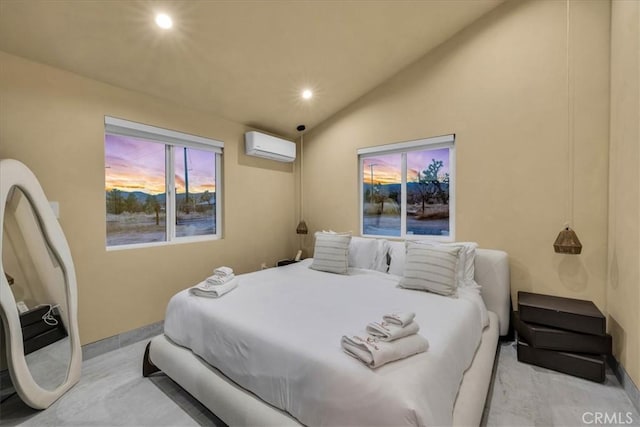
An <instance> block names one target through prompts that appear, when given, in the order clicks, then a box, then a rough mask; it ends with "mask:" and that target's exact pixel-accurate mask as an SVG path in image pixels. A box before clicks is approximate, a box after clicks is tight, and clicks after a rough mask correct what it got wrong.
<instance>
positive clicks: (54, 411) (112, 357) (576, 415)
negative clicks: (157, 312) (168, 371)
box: [0, 340, 640, 426]
mask: <svg viewBox="0 0 640 427" xmlns="http://www.w3.org/2000/svg"><path fill="white" fill-rule="evenodd" d="M146 342H147V340H145V341H141V342H137V343H134V344H131V345H129V346H127V347H123V348H120V349H118V350H114V351H111V352H109V353H105V354H103V355H100V356H97V357H95V358H92V359H89V360H87V361H85V362H84V363H83V367H82V377H81V379H80V382H79V383H78V384H77V385H76V386H75V387H74V388H73V389H71V390H70V391H69V392H68V393H67V394H66V395H64V396H63V397H62V398H61V399H60V400H58V401H57V402H56V403H54V404H53V405H52V406H51V407H50V408H49V409H47V410H46V411H34V410H32V409H30V408H28V407H27V406H26V405H24V404H23V403H22V402H21V401H20V399H19V398H18V397H17V396H12V397H10V398H8V399H7V400H6V401H4V402H3V403H2V404H0V425H22V426H54V425H55V426H63V425H68V426H89V425H93V426H196V425H206V426H223V425H224V423H223V422H222V421H220V420H219V419H218V418H217V417H216V416H215V415H214V414H212V413H211V412H209V411H208V410H207V409H206V408H204V407H203V406H202V405H200V404H199V403H198V402H197V401H195V400H194V399H193V398H192V397H191V396H189V395H188V394H187V393H186V392H184V391H183V390H182V389H181V388H180V387H178V386H177V385H176V384H175V383H174V382H173V381H171V380H170V379H169V378H167V377H166V376H164V375H162V374H160V375H158V374H156V375H154V376H153V377H151V378H143V377H142V376H141V374H140V369H141V363H142V354H143V352H144V347H145V345H146ZM597 411H600V412H607V413H608V414H614V413H616V414H620V415H621V416H622V417H623V418H621V419H620V420H621V421H625V423H619V424H625V425H636V426H640V415H639V414H638V411H637V410H636V409H635V408H634V407H633V404H632V403H631V401H630V400H629V398H628V397H627V395H626V394H625V392H624V391H623V390H622V387H621V386H620V384H619V383H618V381H617V380H616V378H615V376H614V375H613V374H611V373H610V374H608V375H607V380H606V382H605V383H604V384H597V383H593V382H590V381H586V380H581V379H578V378H574V377H570V376H567V375H563V374H559V373H556V372H553V371H550V370H547V369H543V368H537V367H534V366H530V365H525V364H522V363H519V362H518V361H517V360H516V353H515V348H514V346H513V343H502V344H501V346H500V352H499V356H498V364H497V369H496V372H495V379H494V382H493V386H492V388H491V390H490V398H489V399H488V400H487V408H486V409H485V414H484V419H483V423H482V424H483V425H486V426H554V425H555V426H580V425H588V424H587V423H589V424H591V425H595V424H594V423H593V419H592V418H590V417H591V416H592V415H589V414H587V415H586V418H585V421H586V422H587V423H584V422H583V419H582V418H583V414H584V413H585V412H590V413H593V412H597ZM627 413H628V414H629V417H627ZM629 418H630V419H631V421H632V422H631V423H629V422H627V421H629ZM600 425H602V424H600Z"/></svg>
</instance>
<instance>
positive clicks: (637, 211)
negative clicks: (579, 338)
mask: <svg viewBox="0 0 640 427" xmlns="http://www.w3.org/2000/svg"><path fill="white" fill-rule="evenodd" d="M611 23H612V31H611V142H610V161H609V168H610V181H609V189H610V197H609V277H608V286H607V310H608V314H609V317H608V321H609V329H610V331H611V333H612V335H613V342H614V353H615V355H616V357H617V358H618V360H619V361H620V362H621V363H622V364H623V365H624V366H625V369H626V370H627V372H628V373H629V375H630V376H631V378H632V379H633V381H634V382H635V384H636V385H637V386H640V315H639V314H638V311H640V173H639V171H640V3H639V2H637V1H634V0H630V1H619V0H616V1H614V2H613V3H612V16H611Z"/></svg>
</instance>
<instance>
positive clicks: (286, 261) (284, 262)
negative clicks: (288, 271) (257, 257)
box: [276, 259, 300, 267]
mask: <svg viewBox="0 0 640 427" xmlns="http://www.w3.org/2000/svg"><path fill="white" fill-rule="evenodd" d="M296 262H300V261H296V260H295V259H281V260H280V261H278V262H276V267H284V266H285V265H289V264H295V263H296Z"/></svg>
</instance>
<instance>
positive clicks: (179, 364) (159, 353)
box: [142, 249, 511, 426]
mask: <svg viewBox="0 0 640 427" xmlns="http://www.w3.org/2000/svg"><path fill="white" fill-rule="evenodd" d="M475 279H476V281H477V282H478V284H480V285H481V286H482V297H483V299H484V302H485V304H486V306H487V309H488V310H489V326H488V327H487V328H486V329H485V330H484V332H483V334H482V341H481V342H480V346H479V347H478V349H477V350H476V354H475V356H474V359H473V361H472V363H471V366H470V367H469V369H467V371H466V372H465V374H464V377H463V379H462V384H461V385H460V390H459V391H458V396H457V398H456V402H455V405H454V408H453V425H455V426H478V425H479V424H480V421H481V419H482V412H483V410H484V404H485V400H486V396H487V391H488V390H489V385H490V383H491V377H492V371H493V364H494V360H495V356H496V350H497V345H498V338H499V336H500V335H506V334H507V333H508V330H509V317H510V300H511V297H510V280H509V262H508V257H507V254H506V253H505V252H502V251H496V250H490V249H478V250H477V251H476V259H475ZM142 365H143V366H142V375H143V376H145V377H147V376H149V375H151V374H152V373H154V372H158V371H163V372H164V373H165V374H166V375H168V376H169V377H170V378H171V379H173V380H174V381H175V382H177V383H178V384H179V385H180V386H181V387H182V388H184V389H185V390H186V391H187V392H189V393H190V394H191V395H192V396H193V397H195V398H196V399H197V400H199V401H200V402H201V403H202V404H203V405H204V406H206V407H207V408H208V409H209V410H211V412H213V413H214V414H216V416H218V418H220V419H221V420H223V421H224V422H225V423H227V424H228V425H233V426H252V425H260V426H300V422H299V421H298V420H296V419H295V418H293V417H292V416H291V415H289V414H288V413H286V412H284V411H282V410H280V409H278V408H275V407H273V406H271V405H269V404H268V403H266V402H264V401H263V400H261V399H260V398H259V397H257V396H256V395H254V394H253V393H251V392H250V391H247V390H245V389H244V388H242V387H240V386H238V385H237V384H235V383H234V382H233V381H231V380H230V379H228V378H227V377H226V376H225V375H224V374H222V373H221V372H220V371H219V370H217V369H216V368H214V367H212V366H211V365H209V364H208V363H207V362H205V361H204V360H203V359H201V358H200V357H198V356H196V355H195V354H193V353H192V352H191V351H190V350H189V349H187V348H185V347H181V346H179V345H177V344H174V343H173V342H172V341H171V340H170V339H169V338H167V337H166V336H165V335H160V336H157V337H155V338H153V339H152V340H151V341H150V342H149V344H147V348H146V350H145V353H144V357H143V363H142Z"/></svg>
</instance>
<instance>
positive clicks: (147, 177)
mask: <svg viewBox="0 0 640 427" xmlns="http://www.w3.org/2000/svg"><path fill="white" fill-rule="evenodd" d="M164 155H165V154H164V144H159V143H156V142H148V141H144V140H141V139H137V138H131V137H125V136H118V135H106V136H105V189H106V190H107V191H110V190H112V189H114V188H117V189H118V190H122V191H142V192H145V193H147V194H160V193H164V192H165V178H164V175H165V164H164V163H165V161H164ZM187 161H188V162H187V167H188V171H189V192H193V193H202V192H204V191H205V190H209V191H210V192H214V191H215V153H212V152H208V151H201V150H194V149H189V150H188V155H187ZM175 173H176V191H177V192H178V193H182V192H184V150H183V149H182V148H176V149H175Z"/></svg>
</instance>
